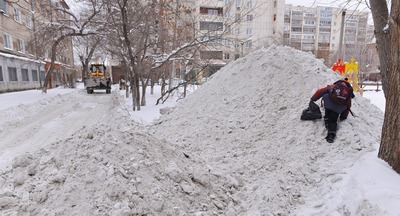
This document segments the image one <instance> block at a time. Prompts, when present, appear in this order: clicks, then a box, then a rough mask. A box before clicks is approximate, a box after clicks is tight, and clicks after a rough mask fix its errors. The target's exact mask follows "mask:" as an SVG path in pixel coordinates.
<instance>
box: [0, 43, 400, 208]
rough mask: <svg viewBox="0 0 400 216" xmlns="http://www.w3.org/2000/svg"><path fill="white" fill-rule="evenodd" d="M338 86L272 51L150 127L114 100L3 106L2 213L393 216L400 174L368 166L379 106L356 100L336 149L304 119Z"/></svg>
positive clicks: (233, 68)
mask: <svg viewBox="0 0 400 216" xmlns="http://www.w3.org/2000/svg"><path fill="white" fill-rule="evenodd" d="M337 79H339V77H338V76H337V75H336V74H334V73H333V72H332V71H331V70H329V69H328V68H326V67H325V66H324V65H323V63H322V62H321V61H320V60H317V59H315V57H314V56H313V55H312V54H309V53H304V52H300V51H297V50H294V49H292V48H288V47H271V48H269V49H262V50H259V51H257V52H254V53H252V54H249V55H247V56H246V57H244V58H242V59H238V60H237V61H235V62H233V63H231V64H229V65H227V66H226V67H224V68H223V69H222V70H220V71H219V72H217V73H216V74H214V75H213V76H212V78H211V79H210V80H209V81H208V82H207V83H205V84H204V85H203V86H202V87H201V88H199V89H197V90H196V91H194V92H193V93H191V94H190V95H189V96H188V97H187V98H186V99H184V100H179V101H178V103H177V104H176V106H173V104H175V103H171V109H170V110H169V112H168V113H167V114H165V115H163V116H161V117H160V118H159V119H156V120H155V121H154V122H151V121H150V120H149V118H145V115H146V114H144V115H143V116H142V118H141V117H140V112H132V111H130V109H129V100H127V99H125V98H124V96H123V95H124V94H123V92H118V90H117V89H113V93H112V94H111V95H106V94H101V93H98V94H94V95H90V96H88V95H87V94H86V93H85V91H84V90H82V89H77V90H76V91H74V92H72V93H67V94H64V95H58V96H57V97H51V98H47V99H45V100H40V101H38V102H32V103H29V104H25V105H20V106H13V107H10V108H6V109H4V110H2V113H1V114H0V119H2V120H1V121H0V124H1V128H2V129H1V131H0V135H1V137H3V136H6V135H7V137H8V139H7V140H9V142H10V143H12V144H13V145H12V147H10V145H9V143H4V142H3V141H2V140H1V141H0V147H1V148H2V150H0V153H1V157H2V158H1V160H0V161H1V165H2V166H0V168H2V171H1V172H2V173H1V175H0V213H1V214H2V215H145V214H147V215H252V216H253V215H366V216H375V215H389V216H392V215H393V216H394V215H399V213H400V209H399V207H397V205H398V202H399V200H400V192H399V191H400V184H399V182H400V179H399V178H400V177H399V176H398V174H396V173H395V172H393V171H392V170H391V169H390V167H388V165H387V164H386V163H384V162H383V161H381V160H379V159H378V158H376V155H377V148H378V144H379V139H380V131H381V126H382V122H383V112H382V111H381V110H379V108H378V107H376V106H375V105H373V104H371V103H370V100H369V99H366V98H363V97H361V96H360V95H356V98H355V99H354V101H353V108H352V110H353V112H354V113H355V114H356V116H355V117H353V116H350V117H349V118H348V119H347V120H346V121H343V122H340V126H339V131H338V137H337V140H336V141H335V142H334V143H332V144H330V143H327V142H326V141H325V140H324V137H325V134H326V131H325V129H324V127H323V122H322V120H318V121H301V120H300V117H299V116H300V114H301V111H302V109H304V108H305V107H306V106H307V104H308V101H309V98H310V97H311V95H312V94H313V93H314V91H315V90H316V89H317V88H319V87H322V86H324V85H326V84H329V83H331V82H333V81H336V80H337ZM148 102H149V101H148ZM57 104H58V105H57ZM149 107H150V106H149ZM149 107H143V110H142V111H144V113H145V112H147V111H148V112H150V110H151V109H150V108H149ZM151 107H153V106H151ZM164 107H165V106H164ZM57 109H59V112H56V111H55V110H57ZM153 110H157V109H153ZM21 113H23V114H21ZM47 113H49V119H48V121H46V120H45V119H44V118H39V120H40V121H39V122H36V117H33V116H46V114H47ZM93 113H94V114H95V115H93ZM13 119H15V121H14V120H13ZM132 119H135V121H133V120H132ZM138 120H139V122H140V123H146V121H149V122H148V123H147V124H140V123H137V121H138ZM63 122H64V123H65V122H67V123H68V124H67V125H63ZM29 124H31V126H27V125H29ZM57 125H59V128H58V129H55V130H53V131H52V128H54V127H56V126H57ZM19 127H25V130H23V131H21V132H20V133H19V132H18V128H19ZM31 130H34V131H35V133H32V132H31ZM47 130H49V131H52V132H53V133H54V134H55V135H53V136H52V135H51V134H47V135H46V133H45V132H46V131H47ZM12 134H14V135H12ZM30 137H33V138H34V140H35V143H31V142H30V141H29V138H30ZM46 137H49V138H48V139H43V138H46ZM39 138H42V139H39ZM38 142H39V143H38ZM21 145H22V146H24V145H25V146H33V147H31V148H27V149H26V150H27V151H28V152H27V153H21V152H22V150H23V149H24V148H23V147H21ZM13 148H14V149H18V152H15V150H14V149H13ZM6 152H9V154H8V155H9V156H10V157H7V156H5V155H7V154H6ZM15 155H16V156H15Z"/></svg>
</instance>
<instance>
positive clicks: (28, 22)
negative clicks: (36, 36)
mask: <svg viewBox="0 0 400 216" xmlns="http://www.w3.org/2000/svg"><path fill="white" fill-rule="evenodd" d="M26 27H27V28H28V29H31V28H32V17H30V16H26Z"/></svg>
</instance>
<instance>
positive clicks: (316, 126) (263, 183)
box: [151, 47, 383, 215]
mask: <svg viewBox="0 0 400 216" xmlns="http://www.w3.org/2000/svg"><path fill="white" fill-rule="evenodd" d="M338 79H340V77H339V76H338V75H337V74H335V73H333V72H332V70H330V69H328V68H327V67H326V66H325V65H324V64H323V62H321V61H320V60H317V59H315V57H314V56H313V55H312V54H310V53H305V52H302V51H298V50H295V49H292V48H289V47H271V48H269V49H263V50H259V51H257V52H254V53H252V54H250V55H247V56H246V57H245V58H242V59H238V60H237V61H235V62H233V63H232V64H229V65H227V66H226V67H224V68H222V69H221V70H220V71H218V72H217V73H216V74H215V75H213V76H212V78H211V79H210V81H209V82H207V83H205V85H204V86H203V87H202V88H201V89H199V90H197V91H196V92H194V93H193V94H191V95H190V96H189V97H188V98H187V99H186V100H184V101H182V102H181V103H180V104H179V105H178V106H177V107H176V108H175V109H174V110H173V112H171V113H170V114H168V115H166V116H162V117H161V118H160V119H159V120H158V121H157V122H156V123H155V125H154V126H153V127H152V128H151V131H152V132H151V133H153V134H154V135H155V136H157V137H159V138H163V139H166V140H168V141H169V142H171V143H173V144H174V145H175V146H176V147H177V148H180V149H182V150H183V151H185V152H187V153H188V154H189V155H190V156H192V157H195V158H201V159H203V160H204V161H207V163H208V164H209V165H210V166H212V167H218V168H219V169H221V170H223V171H224V172H225V173H226V174H229V175H232V176H235V177H237V178H240V179H244V181H245V182H244V185H243V187H240V188H239V189H237V190H235V193H234V194H233V197H234V198H236V199H238V200H240V203H239V204H237V205H236V206H235V207H233V208H234V210H232V209H231V210H230V211H233V212H235V214H236V215H288V214H293V215H299V213H295V211H296V208H297V207H299V208H306V207H307V205H308V203H309V202H308V201H311V200H320V202H319V203H320V204H319V205H318V206H309V207H310V209H311V211H314V210H315V214H316V215H329V214H332V213H333V212H335V211H337V212H338V213H339V214H344V212H346V211H350V212H351V210H348V209H352V208H353V207H347V206H340V205H342V204H338V205H339V206H337V209H325V210H324V205H325V204H327V203H329V200H327V199H329V196H327V197H324V195H325V194H327V193H329V192H330V191H325V190H327V189H326V188H329V187H324V186H326V185H327V184H328V185H329V184H334V183H335V182H338V181H340V178H341V177H340V176H341V173H342V171H341V170H343V169H346V168H348V167H350V166H352V164H351V163H352V162H351V161H354V159H355V158H359V157H360V156H362V155H364V154H365V153H366V152H369V151H372V150H374V145H376V144H377V143H378V142H379V137H380V128H381V125H382V119H383V118H382V112H381V111H380V110H379V109H378V108H377V107H375V106H373V105H371V104H370V103H369V101H368V100H367V99H364V98H362V97H361V96H360V95H358V94H357V96H356V98H355V99H354V100H353V108H352V110H353V112H354V113H355V114H356V115H357V116H356V117H353V116H350V117H349V118H348V120H346V121H344V122H340V124H339V130H338V134H337V140H336V141H335V142H334V143H333V144H329V143H327V142H326V141H325V139H324V138H325V136H326V131H325V128H324V126H323V120H318V121H301V120H300V114H301V111H302V110H303V109H304V108H306V107H307V106H308V102H309V100H310V97H311V96H312V94H313V93H314V91H315V90H317V89H318V88H320V87H324V86H325V85H328V84H330V83H332V82H334V81H336V80H338ZM371 116H373V117H372V118H371ZM314 196H316V197H314ZM360 202H361V201H360ZM344 205H345V204H344ZM365 205H368V202H364V201H362V203H360V206H357V207H356V209H357V208H361V209H362V208H363V206H365Z"/></svg>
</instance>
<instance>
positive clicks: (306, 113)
mask: <svg viewBox="0 0 400 216" xmlns="http://www.w3.org/2000/svg"><path fill="white" fill-rule="evenodd" d="M321 118H322V113H321V110H320V109H319V106H318V105H317V104H316V103H314V102H313V101H310V103H309V104H308V107H307V109H304V110H303V112H302V113H301V116H300V119H301V120H315V119H321Z"/></svg>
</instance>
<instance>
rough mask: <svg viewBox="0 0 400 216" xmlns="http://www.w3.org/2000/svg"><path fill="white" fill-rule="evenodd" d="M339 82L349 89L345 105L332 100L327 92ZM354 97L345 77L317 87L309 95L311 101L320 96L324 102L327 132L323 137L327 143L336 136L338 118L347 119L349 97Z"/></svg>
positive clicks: (349, 105)
mask: <svg viewBox="0 0 400 216" xmlns="http://www.w3.org/2000/svg"><path fill="white" fill-rule="evenodd" d="M339 82H343V83H344V84H345V85H347V86H348V87H349V89H350V95H351V98H350V99H349V100H348V102H347V104H346V105H342V104H338V103H336V102H334V101H333V100H332V99H331V98H330V96H329V92H330V91H331V90H332V89H333V88H334V87H335V85H336V84H337V83H339ZM354 97H355V96H354V93H353V87H352V86H351V85H350V83H349V82H348V79H347V78H345V79H344V80H338V81H336V82H335V83H334V84H333V85H328V86H326V87H324V88H321V89H318V90H317V91H316V92H315V93H314V95H313V96H312V97H311V101H314V102H315V101H317V100H318V99H320V98H322V101H323V102H324V103H323V104H324V108H325V115H324V121H325V127H326V129H327V130H328V134H327V136H326V138H325V139H326V141H328V142H329V143H332V142H333V141H334V140H335V138H336V131H337V121H338V119H339V118H340V120H345V119H347V116H348V115H349V112H350V107H351V99H352V98H354Z"/></svg>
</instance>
